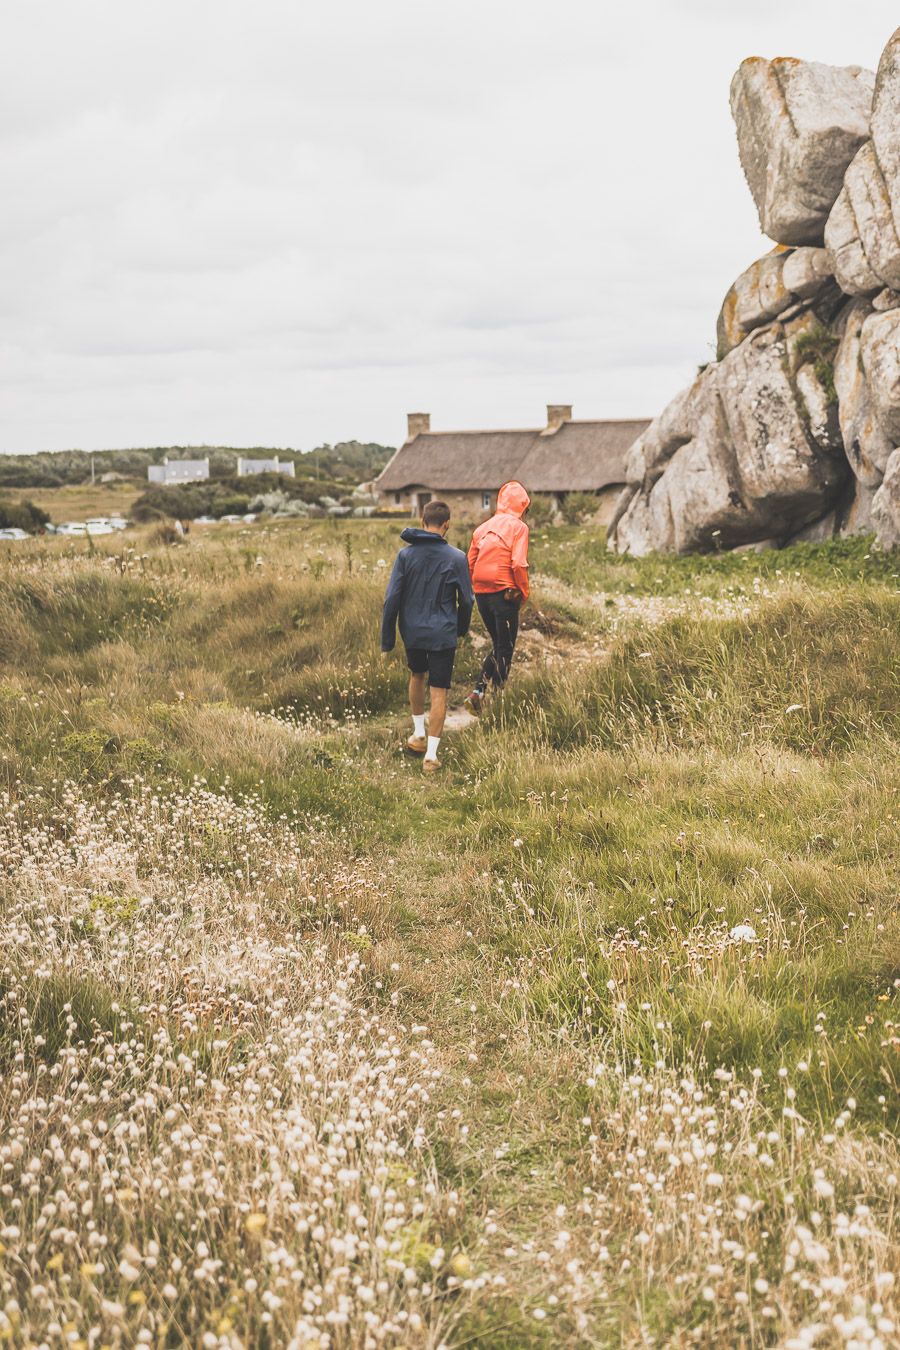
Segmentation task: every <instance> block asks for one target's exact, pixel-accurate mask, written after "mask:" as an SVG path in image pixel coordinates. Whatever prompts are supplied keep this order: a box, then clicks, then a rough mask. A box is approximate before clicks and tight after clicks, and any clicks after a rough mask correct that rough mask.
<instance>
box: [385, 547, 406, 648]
mask: <svg viewBox="0 0 900 1350" xmlns="http://www.w3.org/2000/svg"><path fill="white" fill-rule="evenodd" d="M405 552H406V550H405V549H402V550H401V551H400V552H399V553H398V554H397V557H396V558H395V560H394V569H393V571H392V572H391V579H390V581H389V582H388V588H387V591H386V592H385V596H384V609H383V610H382V611H381V650H382V651H383V652H392V651H393V650H394V647H395V645H396V642H397V618H398V616H399V614H400V602H401V600H402V599H403V573H404V564H403V557H404V554H405Z"/></svg>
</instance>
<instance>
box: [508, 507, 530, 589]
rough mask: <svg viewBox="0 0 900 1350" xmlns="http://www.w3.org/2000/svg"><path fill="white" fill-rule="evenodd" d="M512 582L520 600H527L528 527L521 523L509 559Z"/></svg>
mask: <svg viewBox="0 0 900 1350" xmlns="http://www.w3.org/2000/svg"><path fill="white" fill-rule="evenodd" d="M510 561H511V564H512V574H513V582H514V584H515V585H516V586H517V587H518V588H519V590H520V591H521V592H522V599H523V601H524V600H527V599H528V526H527V525H526V524H525V522H524V521H522V528H521V529H520V530H517V531H516V537H515V539H514V540H513V545H512V550H511V558H510Z"/></svg>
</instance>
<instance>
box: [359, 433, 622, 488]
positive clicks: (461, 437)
mask: <svg viewBox="0 0 900 1350" xmlns="http://www.w3.org/2000/svg"><path fill="white" fill-rule="evenodd" d="M648 425H649V423H648V422H647V421H621V422H563V424H562V426H561V427H559V428H558V429H557V430H555V431H550V432H544V433H542V432H541V431H540V430H533V431H425V432H420V433H419V434H418V435H417V436H413V437H412V439H411V440H408V441H407V442H406V444H405V445H401V447H400V449H399V450H398V451H397V453H396V454H395V455H394V456H393V458H392V459H391V460H390V461H389V462H388V464H387V465H386V467H385V468H384V470H383V471H382V473H381V476H380V477H379V478H378V479H376V487H377V488H378V490H379V491H380V492H400V491H402V490H403V489H405V488H411V487H423V488H430V489H431V491H432V492H454V491H455V492H461V491H462V492H464V491H474V492H479V491H480V492H496V491H497V489H498V488H499V487H500V486H501V484H503V483H505V482H506V481H507V480H508V479H510V478H517V479H518V480H519V482H521V483H523V484H524V485H525V487H526V488H527V489H528V490H529V491H532V492H579V491H581V492H595V491H598V490H599V489H600V488H604V487H608V486H609V485H610V484H611V483H622V482H624V481H625V467H624V466H625V455H626V453H627V451H628V449H629V447H630V446H631V444H632V443H633V442H634V441H635V440H637V438H638V436H640V434H641V432H642V431H643V430H644V429H645V427H647V426H648Z"/></svg>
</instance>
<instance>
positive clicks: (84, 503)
mask: <svg viewBox="0 0 900 1350" xmlns="http://www.w3.org/2000/svg"><path fill="white" fill-rule="evenodd" d="M143 490H144V489H143V486H138V485H136V484H135V483H130V482H124V483H78V484H74V485H72V486H70V487H58V488H16V489H13V490H10V491H9V492H8V494H7V495H8V496H10V497H12V499H13V500H15V501H18V500H19V499H20V498H22V497H26V498H28V500H29V501H33V502H34V504H35V506H40V507H41V508H42V509H43V510H44V511H46V512H47V514H48V515H49V517H50V519H51V521H52V522H53V524H54V525H61V524H63V522H65V521H67V520H88V519H90V518H91V517H93V516H111V515H121V516H125V517H127V516H128V514H129V512H130V511H131V507H132V505H133V504H134V502H135V500H136V499H137V498H138V497H139V496H140V494H141V492H142V491H143Z"/></svg>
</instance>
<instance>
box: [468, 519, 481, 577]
mask: <svg viewBox="0 0 900 1350" xmlns="http://www.w3.org/2000/svg"><path fill="white" fill-rule="evenodd" d="M480 551H481V545H480V544H479V542H478V532H477V530H476V532H475V533H474V534H473V535H472V542H471V544H470V545H469V575H470V576H471V575H472V573H473V572H474V571H475V564H476V562H477V561H478V554H479V552H480Z"/></svg>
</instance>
